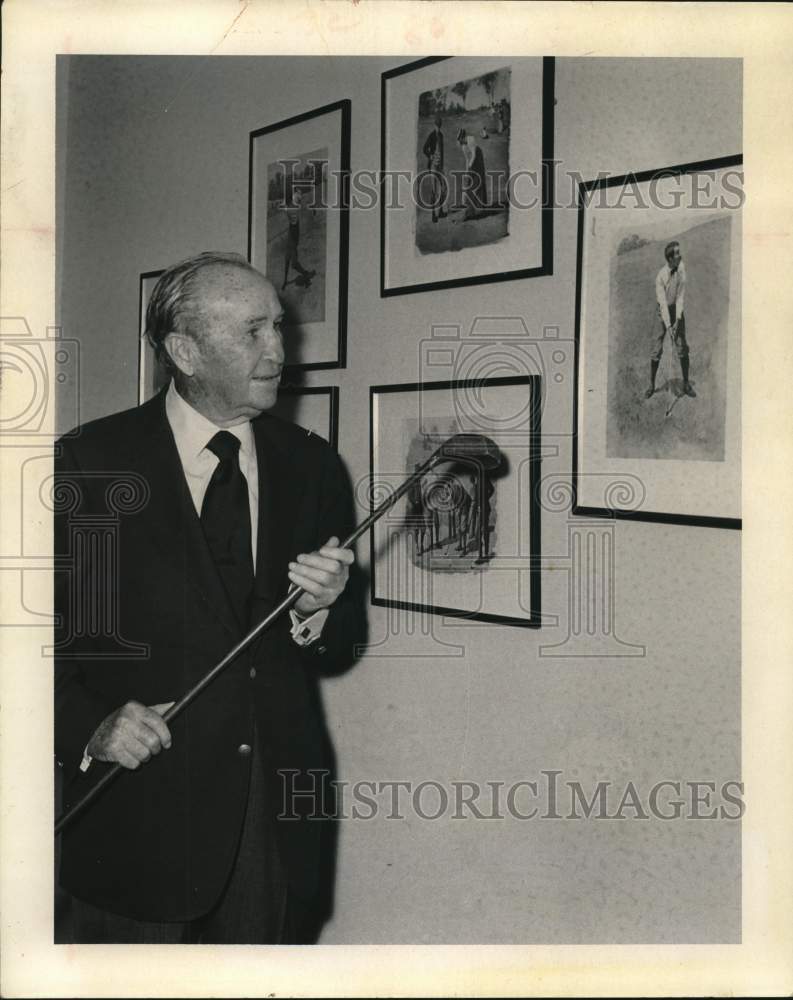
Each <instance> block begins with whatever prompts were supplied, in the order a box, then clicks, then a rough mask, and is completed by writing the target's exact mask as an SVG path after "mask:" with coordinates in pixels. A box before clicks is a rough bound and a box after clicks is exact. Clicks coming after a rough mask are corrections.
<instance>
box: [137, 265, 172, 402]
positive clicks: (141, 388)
mask: <svg viewBox="0 0 793 1000" xmlns="http://www.w3.org/2000/svg"><path fill="white" fill-rule="evenodd" d="M162 274H163V269H160V270H159V271H143V272H142V273H141V275H140V277H139V279H138V405H140V404H141V403H145V402H146V401H147V400H148V399H151V398H152V396H156V395H157V393H158V392H159V391H160V389H163V388H165V386H166V385H168V383H169V382H170V379H171V376H170V373H169V372H168V370H167V369H166V368H165V366H164V365H163V364H162V363H161V362H160V361H158V360H157V358H156V356H155V354H154V348H153V347H152V346H151V344H150V343H149V342H148V340H147V339H146V308H147V306H148V304H149V298H150V296H151V293H152V291H153V290H154V286H155V285H156V284H157V281H158V280H159V278H160V276H161V275H162Z"/></svg>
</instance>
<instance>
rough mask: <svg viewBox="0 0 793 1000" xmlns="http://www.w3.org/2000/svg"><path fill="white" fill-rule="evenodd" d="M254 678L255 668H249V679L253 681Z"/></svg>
mask: <svg viewBox="0 0 793 1000" xmlns="http://www.w3.org/2000/svg"><path fill="white" fill-rule="evenodd" d="M255 677H256V667H251V669H250V678H251V680H253V679H254V678H255Z"/></svg>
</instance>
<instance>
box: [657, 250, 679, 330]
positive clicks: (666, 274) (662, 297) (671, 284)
mask: <svg viewBox="0 0 793 1000" xmlns="http://www.w3.org/2000/svg"><path fill="white" fill-rule="evenodd" d="M655 297H656V299H657V300H658V308H659V310H660V311H661V319H663V321H664V326H666V327H669V326H671V325H672V320H671V318H670V316H669V306H674V307H675V319H677V320H680V319H681V318H682V316H683V306H684V303H685V297H686V266H685V264H684V263H683V261H682V260H681V261H680V263H679V264H678V265H677V270H675V271H673V270H672V268H671V267H670V266H669V265H668V264H664V266H663V267H662V268H661V270H660V271H659V272H658V276H657V277H656V279H655Z"/></svg>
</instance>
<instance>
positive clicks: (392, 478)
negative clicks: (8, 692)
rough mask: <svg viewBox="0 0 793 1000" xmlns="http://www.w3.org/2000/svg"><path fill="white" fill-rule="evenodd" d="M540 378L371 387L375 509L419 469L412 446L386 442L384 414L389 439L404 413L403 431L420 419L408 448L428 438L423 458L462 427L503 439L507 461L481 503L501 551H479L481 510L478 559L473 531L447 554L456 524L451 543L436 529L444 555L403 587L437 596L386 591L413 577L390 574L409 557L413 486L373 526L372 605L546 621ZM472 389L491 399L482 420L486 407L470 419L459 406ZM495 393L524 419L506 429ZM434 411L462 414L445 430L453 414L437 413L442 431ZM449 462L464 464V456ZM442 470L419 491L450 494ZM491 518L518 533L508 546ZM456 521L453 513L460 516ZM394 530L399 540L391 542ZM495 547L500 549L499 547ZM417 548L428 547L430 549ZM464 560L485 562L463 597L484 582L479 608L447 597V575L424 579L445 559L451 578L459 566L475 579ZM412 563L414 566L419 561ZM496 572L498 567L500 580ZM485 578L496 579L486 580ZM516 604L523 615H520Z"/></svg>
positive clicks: (530, 623) (531, 623) (488, 619)
mask: <svg viewBox="0 0 793 1000" xmlns="http://www.w3.org/2000/svg"><path fill="white" fill-rule="evenodd" d="M541 381H542V380H541V378H540V376H539V375H519V376H508V377H500V378H489V379H476V380H451V381H440V382H424V383H418V382H411V383H401V384H392V385H374V386H371V387H370V393H369V428H370V436H369V464H370V471H371V479H370V490H369V494H370V501H371V510H372V511H374V509H375V507H376V506H377V504H379V503H380V502H382V501H383V500H384V499H385V498H386V497H387V496H388V495H389V494H390V493H391V492H392V491H393V490H394V489H396V488H397V487H398V486H399V485H400V484H401V483H402V482H403V481H404V480H405V479H406V478H407V475H408V474H409V473H410V472H412V471H413V468H408V467H407V466H408V465H411V464H412V465H413V466H414V467H415V464H416V463H415V462H413V461H412V459H415V458H416V455H415V454H413V455H412V456H411V453H410V449H408V451H407V452H404V451H401V450H400V445H399V444H398V443H395V441H394V440H391V441H390V442H389V444H388V446H387V447H386V448H383V447H382V446H381V445H382V439H381V437H380V435H381V422H382V424H383V427H382V430H384V429H385V428H387V429H388V433H389V434H390V435H391V436H392V439H393V437H394V435H395V433H396V431H397V428H398V426H399V422H400V415H401V417H402V418H403V421H402V423H403V429H404V427H405V424H406V421H407V422H410V423H415V424H416V428H417V433H415V434H413V439H412V442H411V448H412V447H413V445H414V444H415V443H416V442H417V441H418V440H419V438H423V439H424V440H423V441H421V443H420V447H423V449H424V451H423V453H422V455H421V460H422V461H423V460H424V459H425V458H426V457H428V456H429V454H430V453H431V452H432V451H434V450H435V449H436V448H437V447H439V446H440V445H441V444H442V443H443V442H444V441H445V440H446V439H447V437H448V436H449V431H451V433H457V432H458V430H459V431H462V432H477V433H484V434H486V435H487V436H488V437H490V438H491V439H492V440H493V441H494V443H496V444H497V446H498V447H499V449H500V450H501V452H502V455H503V456H505V462H504V463H503V467H502V469H501V470H499V472H498V475H499V476H500V477H501V479H503V482H502V483H499V485H498V487H497V488H494V490H493V491H492V492H491V494H490V496H491V497H494V498H495V499H494V500H490V501H488V503H487V505H486V508H485V509H487V511H488V528H487V535H488V536H489V535H490V534H491V533H492V534H493V535H494V540H493V542H492V545H493V546H495V549H496V551H488V552H487V555H486V557H485V558H484V559H482V533H481V523H483V522H484V519H483V518H481V517H479V518H476V522H477V532H478V558H476V559H474V558H473V557H474V554H475V553H476V551H477V544H476V542H477V539H476V538H475V537H471V538H470V539H469V541H471V542H473V545H472V546H471V548H470V551H468V550H467V547H466V544H465V537H463V539H462V542H461V544H462V550H461V551H462V555H454V554H451V552H452V549H453V548H454V546H453V542H455V541H458V539H459V535H458V534H456V535H455V536H454V537H452V533H451V530H450V529H449V535H448V536H447V539H446V542H445V545H444V546H442V545H441V542H442V541H443V539H442V538H440V537H438V540H437V543H436V545H435V547H436V548H438V549H439V550H441V549H445V552H444V551H440V553H439V559H440V561H439V562H437V563H436V567H435V568H433V571H432V572H428V571H427V570H425V569H424V568H423V567H420V568H419V570H418V575H419V576H422V577H423V578H424V579H423V580H421V581H420V582H419V584H418V586H414V585H413V584H410V585H409V586H408V588H407V589H409V590H410V591H411V592H413V593H415V591H416V590H418V591H420V592H422V593H426V592H429V593H431V596H432V599H431V600H415V599H408V594H407V593H405V592H400V593H396V594H395V593H393V592H392V593H386V592H385V591H386V590H387V589H388V586H389V583H390V582H391V580H393V579H395V578H396V579H398V580H399V581H401V585H402V586H405V583H404V581H405V580H407V574H405V573H404V571H403V569H399V570H398V572H397V573H394V572H392V565H396V562H399V560H400V559H402V560H403V565H404V564H405V561H404V559H403V556H404V552H405V551H408V552H409V550H410V548H411V543H410V540H409V538H408V533H409V532H410V531H413V530H415V527H413V528H411V527H410V525H411V523H413V524H415V522H414V521H413V520H412V515H411V514H410V513H408V514H407V515H406V513H405V512H406V511H409V510H410V507H409V505H410V504H411V502H412V501H411V496H410V494H408V496H407V497H406V498H403V499H402V500H400V501H398V502H397V504H396V505H395V506H394V507H393V508H392V510H391V511H389V512H388V514H386V515H384V517H382V518H381V519H380V520H379V521H378V522H376V524H375V525H374V526H373V527H372V529H371V531H370V567H371V571H370V572H371V603H372V604H373V605H374V606H379V607H390V608H398V609H401V610H406V611H418V612H425V613H429V614H433V615H445V616H448V617H451V618H460V619H465V620H466V621H469V622H485V623H489V624H495V625H505V626H518V627H522V628H539V627H540V625H541V573H540V555H541V531H540V503H539V499H538V489H539V478H540V461H541V459H540V455H541V448H540V444H541V411H542V384H541ZM472 393H473V394H475V397H476V399H477V401H478V404H481V403H482V401H483V400H484V399H486V398H488V404H487V405H488V406H489V418H488V416H485V418H484V419H483V413H482V411H481V410H479V412H478V413H476V414H474V415H473V417H472V419H471V420H469V419H467V418H466V417H465V416H462V415H461V413H462V409H465V408H466V405H465V404H466V401H467V400H468V399H469V398H471V397H470V394H472ZM430 394H437V395H435V396H433V398H432V399H431V400H429V403H428V405H427V406H426V407H425V406H422V401H424V400H426V399H428V397H429V396H430ZM400 396H401V397H402V403H401V404H399V403H397V405H396V406H391V407H390V408H388V410H389V412H388V413H386V412H385V411H386V406H382V402H383V401H386V400H395V399H397V397H400ZM494 399H499V400H501V401H503V403H504V405H505V406H507V407H508V406H510V405H511V406H513V408H514V409H515V412H516V413H517V414H518V417H517V421H518V422H517V423H516V422H515V421H513V426H512V427H511V428H510V429H507V430H505V429H504V420H503V418H504V414H503V413H496V412H494V411H495V406H493V405H492V404H493V400H494ZM445 400H450V401H451V402H452V407H451V408H450V407H447V406H446V405H445ZM458 403H462V409H461V408H459V407H458V406H457V404H458ZM436 411H437V412H439V413H442V414H444V415H446V414H450V413H452V412H456V414H457V416H456V417H455V419H454V421H451V422H452V423H454V425H455V427H456V428H457V429H454V428H448V427H447V428H445V429H443V424H444V423H447V421H445V416H441V417H440V420H441V422H442V423H441V425H440V426H441V428H442V429H443V433H438V427H439V424H438V419H439V418H438V416H437V413H436ZM416 413H418V414H419V417H418V420H417V421H413V419H412V415H413V414H416ZM433 414H435V415H433ZM428 428H429V430H428V431H427V433H426V434H425V433H424V431H425V430H427V429H428ZM432 428H435V430H432ZM411 433H412V432H411ZM393 454H395V455H397V456H400V455H401V456H402V458H403V459H404V461H403V460H400V458H399V457H397V459H396V461H393V458H392V455H393ZM452 464H453V466H455V465H458V463H452ZM470 464H471V465H472V466H473V465H474V463H473V462H472V463H470ZM384 465H385V466H386V467H385V468H384V467H383V466H384ZM458 476H459V473H457V474H455V476H453V477H452V479H453V480H456V479H457V477H458ZM469 476H470V481H471V487H472V489H471V490H470V495H471V496H473V497H475V496H476V484H475V482H476V481H475V478H474V475H473V474H470V472H469ZM443 478H444V476H443V475H441V476H440V477H439V479H438V481H437V482H435V483H432V482H430V483H422V485H421V489H422V490H423V491H426V490H435V489H441V490H448V492H449V495H452V496H453V495H454V492H453V490H454V488H453V486H448V484H446V483H444V482H443ZM425 495H426V494H425V493H422V497H423V496H425ZM480 495H481V496H484V489H482V490H481V491H480ZM421 505H422V507H423V505H424V500H423V499H422V501H421ZM482 506H483V505H482ZM449 510H450V508H449V507H448V506H447V508H446V512H447V525H446V526H447V528H448V525H449V523H450V521H449V519H450V518H451V517H452V516H453V515H452V514H450V513H449ZM499 512H500V513H499ZM494 518H495V523H496V525H498V523H499V520H500V523H501V526H502V527H501V529H500V530H501V531H502V534H506V533H507V532H508V531H509V529H510V528H511V530H512V533H513V537H512V538H511V541H512V543H513V544H512V545H510V544H509V541H506V542H505V539H504V538H502V539H501V540H499V536H498V535H497V534H496V532H495V530H494V527H493V525H492V520H493V519H494ZM454 520H455V521H456V516H455V517H454ZM389 526H390V527H389ZM505 529H506V531H505ZM442 530H444V529H443V528H442V527H439V528H438V529H437V535H438V536H440V535H441V533H442ZM384 533H385V534H384ZM400 535H402V539H400V538H399V536H400ZM384 537H385V538H386V542H385V544H383V539H384ZM395 538H396V541H394V539H395ZM420 547H421V543H418V544H417V545H416V547H415V548H416V550H418V549H420ZM485 547H486V548H487V549H489V548H490V544H489V543H486V546H485ZM432 548H433V545H432V536H431V535H430V549H432ZM499 549H501V550H503V551H498V550H499ZM419 554H423V555H426V551H425V552H424V553H419ZM450 554H451V555H450ZM392 556H395V559H396V562H394V561H393V560H392ZM381 557H384V558H387V560H391V562H389V565H388V566H387V567H386V569H385V572H384V571H383V566H382V563H381ZM433 558H435V557H433V556H432V555H430V560H432V559H433ZM453 560H457V562H458V565H457V567H456V568H453V567H452V561H453ZM466 562H473V563H476V564H479V565H480V566H481V569H482V572H479V573H477V577H478V579H477V584H476V586H473V584H472V586H471V588H470V592H469V593H468V594H467V595H466V596H472V595H474V594H475V592H476V591H477V590H478V595H479V597H478V605H477V606H476V607H473V606H470V602H469V606H467V607H465V606H461V604H462V603H463V602H461V601H459V600H458V601H457V603H455V602H454V601H453V600H451V601H450V600H447V599H446V598H447V596H448V594H449V593H451V592H453V591H454V589H455V587H454V586H452V587H448V586H444V581H443V580H441V581H440V583H439V585H437V586H435V587H433V586H427V578H429V577H432V576H442V575H443V569H444V566H445V569H446V570H450V569H454V571H453V572H451V573H447V574H446V576H447V579H451V577H452V576H453V575H454V573H456V574H457V576H458V577H460V579H461V572H462V573H463V574H465V575H467V576H468V577H469V581H472V580H473V579H474V577H473V575H472V574H471V573H470V572H469V570H470V568H471V567H467V566H466V565H465V563H466ZM413 565H414V566H415V563H413ZM485 571H486V572H485ZM499 572H501V574H502V575H501V576H499V577H498V579H496V577H497V574H498V573H499ZM384 576H385V577H386V579H387V582H386V585H385V586H384V585H383V583H382V578H383V577H384ZM488 580H489V581H490V583H488ZM456 589H457V590H458V591H460V592H462V591H465V590H466V587H465V586H463V587H462V590H461V588H460V587H459V586H458V587H457V588H456ZM527 594H528V602H529V610H528V612H526V611H525V608H524V607H522V605H521V600H522V599H524V598H525V597H526V595H527ZM436 595H437V599H436ZM508 602H511V603H510V605H509V607H508V606H507V604H508ZM516 609H518V610H519V611H520V612H521V613H516Z"/></svg>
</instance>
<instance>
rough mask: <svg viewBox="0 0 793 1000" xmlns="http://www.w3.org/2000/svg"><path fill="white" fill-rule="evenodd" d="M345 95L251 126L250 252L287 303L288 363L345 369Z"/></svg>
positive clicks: (347, 164) (347, 130)
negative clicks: (304, 110)
mask: <svg viewBox="0 0 793 1000" xmlns="http://www.w3.org/2000/svg"><path fill="white" fill-rule="evenodd" d="M349 171H350V102H349V101H348V100H344V101H337V102H336V103H335V104H328V105H327V106H325V107H323V108H318V109H317V110H316V111H308V112H306V113H305V114H302V115H298V116H297V117H295V118H288V119H287V120H286V121H282V122H277V123H276V124H275V125H268V126H266V127H265V128H260V129H257V130H256V131H255V132H251V136H250V160H249V189H248V259H249V260H250V262H251V263H252V264H253V266H254V267H256V268H258V270H260V271H261V272H262V273H264V274H266V275H267V277H268V278H269V279H270V280H271V281H272V283H273V284H274V285H275V288H276V290H277V292H278V295H279V296H280V299H281V303H282V305H283V306H284V310H285V329H286V331H287V337H286V344H287V357H286V364H287V366H288V367H291V368H303V369H308V368H343V367H344V363H345V345H346V337H347V261H348V249H349V212H348V197H347V195H348V187H349Z"/></svg>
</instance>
